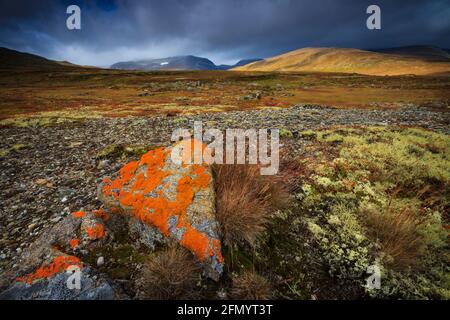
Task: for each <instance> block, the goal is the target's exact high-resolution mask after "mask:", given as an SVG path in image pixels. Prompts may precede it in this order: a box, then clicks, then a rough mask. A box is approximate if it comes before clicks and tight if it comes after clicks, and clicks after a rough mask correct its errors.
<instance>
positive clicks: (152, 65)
mask: <svg viewBox="0 0 450 320" xmlns="http://www.w3.org/2000/svg"><path fill="white" fill-rule="evenodd" d="M259 60H261V59H246V60H241V61H239V62H238V63H236V64H235V65H224V64H222V65H219V66H217V65H215V64H214V63H213V62H212V61H211V60H209V59H207V58H202V57H196V56H192V55H188V56H176V57H168V58H160V59H146V60H136V61H125V62H118V63H115V64H113V65H112V66H111V68H112V69H122V70H146V71H152V70H228V69H231V68H234V67H237V66H242V65H245V64H248V63H251V62H254V61H259Z"/></svg>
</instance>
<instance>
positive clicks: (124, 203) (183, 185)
mask: <svg viewBox="0 0 450 320" xmlns="http://www.w3.org/2000/svg"><path fill="white" fill-rule="evenodd" d="M184 151H185V148H184V147H183V144H182V143H179V144H177V145H175V146H173V147H161V148H157V149H154V150H151V151H149V152H147V153H146V154H144V155H143V156H142V157H141V158H140V159H139V160H137V161H133V162H129V163H127V164H125V165H124V166H123V167H122V168H121V169H120V171H119V172H118V173H117V175H116V176H115V177H114V178H111V177H106V178H104V179H103V182H102V183H101V184H100V186H99V191H98V197H99V199H100V200H102V201H103V203H104V204H105V205H107V206H108V207H109V208H111V209H112V211H117V210H118V209H117V208H120V209H121V212H123V213H124V214H125V216H127V217H128V227H129V230H130V234H132V235H135V236H136V238H137V239H138V240H139V241H140V242H141V243H144V244H146V245H147V246H149V247H150V248H154V246H155V244H156V243H160V242H165V241H176V242H178V243H179V244H180V245H182V246H184V247H185V248H187V249H189V250H190V251H191V252H192V253H193V254H194V255H195V256H196V257H197V258H198V260H199V261H200V262H201V263H202V264H203V265H204V266H205V270H206V273H207V275H208V276H210V277H211V278H213V279H218V277H219V276H220V275H221V273H222V270H223V258H222V254H221V242H220V235H219V226H218V223H217V221H216V219H215V202H214V201H215V195H214V188H213V178H212V174H211V168H210V167H209V166H207V165H199V164H186V162H184V163H183V164H178V161H174V160H173V159H175V158H178V159H181V158H183V159H184V153H183V152H184Z"/></svg>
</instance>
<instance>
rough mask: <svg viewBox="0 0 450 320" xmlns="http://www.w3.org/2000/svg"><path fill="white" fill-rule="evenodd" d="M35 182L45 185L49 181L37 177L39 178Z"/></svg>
mask: <svg viewBox="0 0 450 320" xmlns="http://www.w3.org/2000/svg"><path fill="white" fill-rule="evenodd" d="M35 183H36V184H37V185H40V186H43V185H44V184H47V183H48V181H47V180H46V179H37V180H36V181H35Z"/></svg>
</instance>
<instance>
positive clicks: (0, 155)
mask: <svg viewBox="0 0 450 320" xmlns="http://www.w3.org/2000/svg"><path fill="white" fill-rule="evenodd" d="M8 153H9V150H5V149H0V158H4V157H6V156H7V155H8Z"/></svg>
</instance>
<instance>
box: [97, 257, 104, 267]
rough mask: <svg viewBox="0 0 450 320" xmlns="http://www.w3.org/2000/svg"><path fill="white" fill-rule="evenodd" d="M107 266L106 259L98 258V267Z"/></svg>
mask: <svg viewBox="0 0 450 320" xmlns="http://www.w3.org/2000/svg"><path fill="white" fill-rule="evenodd" d="M104 264H105V258H103V257H98V259H97V266H99V267H100V266H102V265H104Z"/></svg>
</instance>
